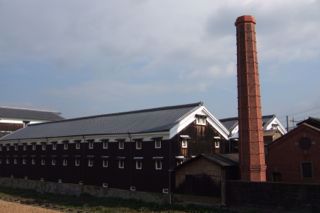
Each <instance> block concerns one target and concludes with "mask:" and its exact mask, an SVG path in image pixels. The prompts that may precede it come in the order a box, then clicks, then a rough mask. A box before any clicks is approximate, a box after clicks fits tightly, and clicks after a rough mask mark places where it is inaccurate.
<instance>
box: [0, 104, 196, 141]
mask: <svg viewBox="0 0 320 213" xmlns="http://www.w3.org/2000/svg"><path fill="white" fill-rule="evenodd" d="M201 106H202V103H201V102H197V103H192V104H186V105H177V106H168V107H160V108H152V109H144V110H138V111H130V112H122V113H113V114H104V115H97V116H89V117H81V118H74V119H66V120H61V121H56V122H48V123H42V124H33V125H29V126H27V127H26V128H23V129H20V130H18V131H16V132H14V133H12V134H9V135H7V136H5V137H3V138H1V140H17V139H28V138H29V139H31V138H43V137H62V136H76V135H94V134H127V133H148V132H161V131H168V130H170V129H171V128H172V127H173V126H174V125H175V124H177V123H178V122H179V121H180V120H181V118H183V117H184V116H185V115H186V114H188V113H190V112H193V111H194V110H196V109H198V108H199V107H201Z"/></svg>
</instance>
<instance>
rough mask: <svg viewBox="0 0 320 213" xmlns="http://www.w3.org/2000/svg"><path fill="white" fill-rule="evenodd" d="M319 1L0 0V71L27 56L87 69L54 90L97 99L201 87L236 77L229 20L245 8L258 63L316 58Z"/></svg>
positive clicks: (61, 70)
mask: <svg viewBox="0 0 320 213" xmlns="http://www.w3.org/2000/svg"><path fill="white" fill-rule="evenodd" d="M319 2H320V1H316V0H308V1H305V0H283V1H279V0H277V1H276V0H270V1H253V0H246V1H238V0H225V1H218V0H201V1H194V0H176V1H172V0H162V1H154V0H121V1H119V0H92V1H86V0H69V1H62V0H56V1H49V0H28V1H17V0H10V1H5V0H0V26H1V27H0V72H1V71H3V70H5V68H6V67H8V66H10V65H11V64H23V63H25V62H27V63H29V64H33V67H34V68H35V70H36V72H47V71H46V70H45V69H43V67H41V68H38V67H37V65H38V64H50V65H52V66H53V68H52V67H51V70H55V72H56V73H57V75H61V76H63V75H64V74H65V73H67V72H68V73H74V78H76V79H77V75H81V72H83V70H89V71H90V78H89V79H84V78H79V82H77V83H70V85H68V86H67V87H66V86H61V87H57V89H56V90H55V91H54V92H53V94H55V95H54V97H56V98H59V97H62V98H66V99H67V97H69V98H70V99H74V98H75V97H79V98H78V99H80V98H81V96H84V97H87V98H88V99H90V100H92V101H96V102H99V94H105V96H106V97H108V98H124V99H125V98H128V97H129V98H130V97H133V96H138V95H139V96H144V97H146V98H147V97H149V96H150V94H159V95H161V94H172V93H175V94H183V95H184V94H186V93H188V92H190V91H189V90H190V89H189V87H186V86H185V84H189V85H194V87H192V88H191V89H192V90H196V91H202V92H209V91H210V89H212V87H213V85H215V84H217V83H216V82H218V81H221V80H223V81H225V82H226V83H225V84H226V85H227V84H231V83H230V82H231V81H232V82H234V83H235V80H234V78H235V74H236V38H235V26H234V22H235V19H236V17H237V16H240V15H243V14H252V15H254V16H255V17H256V19H257V27H256V28H257V36H258V37H257V39H258V54H259V62H260V64H262V66H263V67H267V68H270V67H272V68H273V69H274V70H276V72H281V70H278V69H279V64H283V63H291V62H295V63H296V62H299V61H301V62H306V63H308V62H312V61H315V60H317V59H318V58H319V56H320V13H319V11H320V10H319V9H320V3H319ZM37 69H39V70H37ZM195 79H196V81H197V83H194V81H195ZM37 80H41V79H37ZM56 83H57V85H59V82H56ZM93 94H94V95H97V97H95V96H94V95H93ZM99 103H100V102H99ZM102 104H105V102H103V103H102Z"/></svg>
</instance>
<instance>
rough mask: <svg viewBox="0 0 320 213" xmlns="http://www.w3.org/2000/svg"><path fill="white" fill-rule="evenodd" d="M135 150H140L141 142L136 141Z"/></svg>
mask: <svg viewBox="0 0 320 213" xmlns="http://www.w3.org/2000/svg"><path fill="white" fill-rule="evenodd" d="M136 149H142V140H141V139H139V140H136Z"/></svg>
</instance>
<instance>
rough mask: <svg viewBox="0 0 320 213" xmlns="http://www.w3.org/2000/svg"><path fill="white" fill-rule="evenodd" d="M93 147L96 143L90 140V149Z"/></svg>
mask: <svg viewBox="0 0 320 213" xmlns="http://www.w3.org/2000/svg"><path fill="white" fill-rule="evenodd" d="M93 146H94V141H93V140H88V147H89V149H93Z"/></svg>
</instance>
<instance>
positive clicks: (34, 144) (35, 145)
mask: <svg viewBox="0 0 320 213" xmlns="http://www.w3.org/2000/svg"><path fill="white" fill-rule="evenodd" d="M36 149H37V144H36V143H33V144H32V150H33V151H35V150H36Z"/></svg>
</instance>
